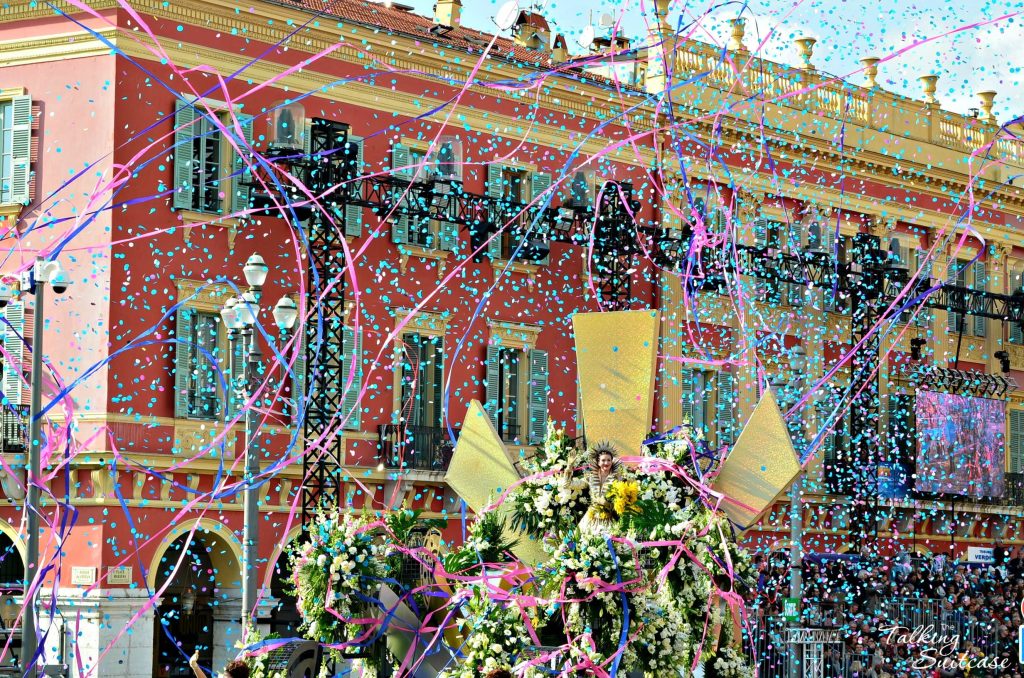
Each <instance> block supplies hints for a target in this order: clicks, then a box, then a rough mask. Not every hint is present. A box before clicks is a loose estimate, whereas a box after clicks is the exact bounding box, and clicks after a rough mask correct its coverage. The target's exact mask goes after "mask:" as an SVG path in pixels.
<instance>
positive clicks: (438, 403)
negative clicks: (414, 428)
mask: <svg viewBox="0 0 1024 678" xmlns="http://www.w3.org/2000/svg"><path fill="white" fill-rule="evenodd" d="M424 348H425V349H426V351H427V352H429V354H430V355H431V356H433V359H432V360H431V361H430V362H431V364H430V368H431V370H432V372H431V374H430V379H431V383H430V386H431V389H430V396H431V399H432V400H433V403H434V411H433V412H427V410H426V404H424V410H423V411H424V414H425V415H426V414H429V415H430V420H429V421H427V422H426V425H427V426H433V427H435V428H440V427H441V423H442V422H443V421H444V416H443V412H442V410H443V408H444V342H443V340H442V339H441V338H440V337H437V338H433V337H432V338H431V340H428V341H427V343H426V344H425V346H424ZM423 374H424V375H425V374H426V372H425V371H424V372H423ZM424 381H426V379H424ZM423 419H426V416H424V417H423Z"/></svg>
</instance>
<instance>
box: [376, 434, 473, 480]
mask: <svg viewBox="0 0 1024 678" xmlns="http://www.w3.org/2000/svg"><path fill="white" fill-rule="evenodd" d="M377 431H378V436H379V442H378V449H379V452H378V454H379V458H380V461H381V463H383V464H384V467H385V468H389V469H413V470H417V471H440V472H444V471H447V470H448V464H450V463H451V461H452V453H453V452H454V451H455V446H454V445H453V444H452V442H451V440H450V439H449V438H448V431H447V429H444V428H438V427H434V426H402V425H396V424H388V425H386V426H379V427H377ZM456 433H457V432H456Z"/></svg>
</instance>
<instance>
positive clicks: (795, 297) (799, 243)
mask: <svg viewBox="0 0 1024 678" xmlns="http://www.w3.org/2000/svg"><path fill="white" fill-rule="evenodd" d="M789 229H790V230H789V237H790V242H789V249H790V252H792V253H794V254H796V253H803V252H804V225H803V224H802V223H801V222H799V221H795V222H793V223H792V224H790V226H789ZM786 287H787V290H786V296H787V297H788V299H787V301H788V302H789V305H790V306H794V307H797V308H799V307H801V306H803V305H804V290H805V287H804V285H797V284H795V283H790V284H789V285H787V286H786Z"/></svg>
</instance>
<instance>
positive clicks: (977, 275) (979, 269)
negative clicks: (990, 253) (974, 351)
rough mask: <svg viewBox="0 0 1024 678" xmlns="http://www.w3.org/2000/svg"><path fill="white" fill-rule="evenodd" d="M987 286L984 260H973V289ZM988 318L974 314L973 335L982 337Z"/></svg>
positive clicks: (981, 288)
mask: <svg viewBox="0 0 1024 678" xmlns="http://www.w3.org/2000/svg"><path fill="white" fill-rule="evenodd" d="M987 286H988V274H987V273H986V272H985V262H984V261H976V262H974V289H976V290H984V289H985V288H986V287H987ZM987 326H988V318H984V317H982V316H977V315H976V316H974V336H976V337H984V336H985V333H986V330H987V329H988V327H987Z"/></svg>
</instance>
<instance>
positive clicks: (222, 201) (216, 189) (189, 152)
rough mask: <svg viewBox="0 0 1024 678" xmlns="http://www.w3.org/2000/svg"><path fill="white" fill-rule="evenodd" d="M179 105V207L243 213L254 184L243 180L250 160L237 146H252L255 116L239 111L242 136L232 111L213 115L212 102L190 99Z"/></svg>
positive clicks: (176, 166) (176, 122)
mask: <svg viewBox="0 0 1024 678" xmlns="http://www.w3.org/2000/svg"><path fill="white" fill-rule="evenodd" d="M208 105H210V106H220V107H221V108H223V107H224V105H223V104H215V103H212V102H211V103H209V104H208ZM176 106H177V108H176V111H175V115H174V126H175V131H174V200H173V205H174V208H175V209H183V210H192V211H196V212H207V213H212V214H223V213H225V212H227V213H240V212H244V210H246V209H248V208H249V188H248V187H247V186H245V185H243V183H242V181H241V179H242V176H243V174H244V172H245V162H244V161H243V159H242V156H241V155H239V153H238V150H237V149H241V150H242V151H243V152H245V150H246V149H248V148H250V147H251V146H252V118H251V117H250V116H242V115H239V116H237V119H238V123H239V127H240V128H241V132H242V137H241V138H238V136H237V130H236V127H235V123H234V121H233V120H232V118H231V115H230V114H229V113H228V112H227V111H225V112H223V113H219V112H216V111H215V112H214V113H212V114H211V113H209V112H208V111H207V105H204V104H202V103H196V104H194V105H193V104H189V103H187V102H185V101H178V102H177V104H176ZM226 135H229V136H230V139H231V141H229V140H228V139H226V138H225V136H226ZM232 141H233V143H232Z"/></svg>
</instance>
